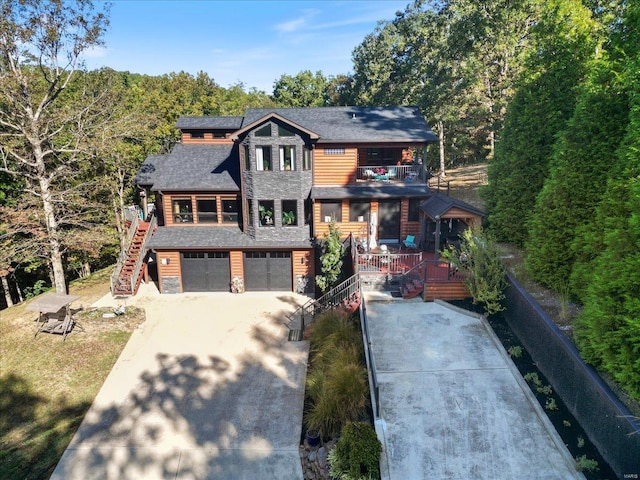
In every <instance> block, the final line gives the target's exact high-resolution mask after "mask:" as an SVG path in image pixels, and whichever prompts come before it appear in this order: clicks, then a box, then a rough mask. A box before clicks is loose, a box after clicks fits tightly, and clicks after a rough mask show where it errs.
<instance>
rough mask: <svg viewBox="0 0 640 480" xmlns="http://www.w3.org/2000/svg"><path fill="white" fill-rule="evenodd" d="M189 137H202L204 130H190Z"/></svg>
mask: <svg viewBox="0 0 640 480" xmlns="http://www.w3.org/2000/svg"><path fill="white" fill-rule="evenodd" d="M191 138H204V132H191Z"/></svg>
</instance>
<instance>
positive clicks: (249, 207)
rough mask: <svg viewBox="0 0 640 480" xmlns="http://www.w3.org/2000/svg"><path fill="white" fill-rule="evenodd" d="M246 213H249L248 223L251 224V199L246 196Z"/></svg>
mask: <svg viewBox="0 0 640 480" xmlns="http://www.w3.org/2000/svg"><path fill="white" fill-rule="evenodd" d="M247 213H248V214H249V218H248V220H249V225H253V201H252V200H251V199H250V198H247Z"/></svg>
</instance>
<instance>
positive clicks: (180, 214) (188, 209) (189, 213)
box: [172, 198, 193, 223]
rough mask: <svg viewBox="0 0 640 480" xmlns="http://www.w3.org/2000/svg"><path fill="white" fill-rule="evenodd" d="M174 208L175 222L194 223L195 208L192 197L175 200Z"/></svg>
mask: <svg viewBox="0 0 640 480" xmlns="http://www.w3.org/2000/svg"><path fill="white" fill-rule="evenodd" d="M172 209H173V222H174V223H193V209H192V206H191V199H190V198H189V199H186V198H185V199H179V200H174V201H173V205H172Z"/></svg>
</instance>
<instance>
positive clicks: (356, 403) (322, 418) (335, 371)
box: [305, 348, 369, 436]
mask: <svg viewBox="0 0 640 480" xmlns="http://www.w3.org/2000/svg"><path fill="white" fill-rule="evenodd" d="M333 354H334V356H333V358H332V359H330V360H328V361H324V362H322V363H314V364H313V368H312V369H310V373H309V375H308V377H307V395H308V396H309V398H310V399H311V407H310V408H309V410H308V411H307V412H306V414H305V422H306V424H307V427H308V428H311V429H314V430H319V431H321V432H322V433H323V434H324V435H328V436H335V435H337V434H338V432H340V429H341V428H342V427H343V426H344V425H345V424H346V423H347V422H349V421H355V420H359V419H361V418H362V416H363V415H364V414H365V412H366V407H367V401H368V393H369V387H368V384H367V370H366V368H365V366H364V365H363V364H362V363H361V362H360V361H359V360H358V356H357V353H356V351H355V349H354V348H343V349H341V350H335V351H334V352H333ZM320 367H322V368H320Z"/></svg>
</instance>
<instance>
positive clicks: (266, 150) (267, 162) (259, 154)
mask: <svg viewBox="0 0 640 480" xmlns="http://www.w3.org/2000/svg"><path fill="white" fill-rule="evenodd" d="M256 167H257V169H258V171H260V172H262V171H265V170H273V167H272V166H271V147H270V146H268V145H265V146H258V147H256Z"/></svg>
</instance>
